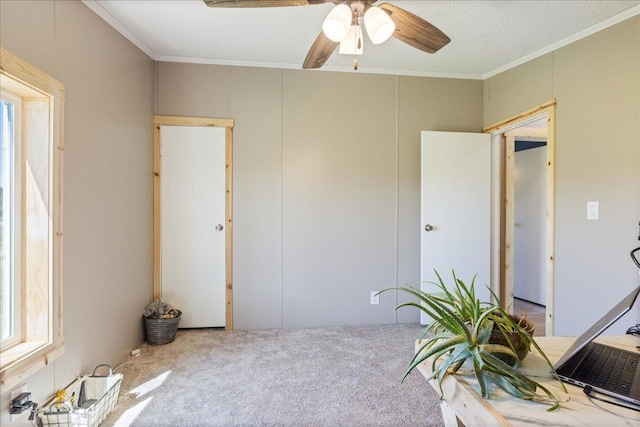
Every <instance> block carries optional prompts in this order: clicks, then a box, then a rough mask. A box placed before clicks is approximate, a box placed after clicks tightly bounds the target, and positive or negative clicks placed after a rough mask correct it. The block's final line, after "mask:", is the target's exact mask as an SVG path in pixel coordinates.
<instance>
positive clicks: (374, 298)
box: [371, 291, 380, 304]
mask: <svg viewBox="0 0 640 427" xmlns="http://www.w3.org/2000/svg"><path fill="white" fill-rule="evenodd" d="M377 294H378V292H377V291H371V304H380V295H377Z"/></svg>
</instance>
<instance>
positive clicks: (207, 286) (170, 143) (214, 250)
mask: <svg viewBox="0 0 640 427" xmlns="http://www.w3.org/2000/svg"><path fill="white" fill-rule="evenodd" d="M160 138H161V149H160V153H161V161H162V165H161V203H162V208H161V222H162V226H161V236H162V246H161V247H162V255H161V258H162V262H161V265H162V273H161V274H162V276H161V277H162V300H163V301H164V302H166V303H168V304H171V305H173V306H175V307H176V308H178V309H180V310H182V313H183V314H182V319H181V320H180V327H181V328H199V327H223V326H225V319H226V313H225V307H226V301H225V280H226V274H225V265H226V264H225V230H224V225H225V144H226V139H225V128H216V127H192V126H162V128H161V131H160Z"/></svg>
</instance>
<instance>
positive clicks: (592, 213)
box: [587, 202, 600, 221]
mask: <svg viewBox="0 0 640 427" xmlns="http://www.w3.org/2000/svg"><path fill="white" fill-rule="evenodd" d="M599 216H600V203H599V202H587V219H588V220H592V221H597V220H598V217H599Z"/></svg>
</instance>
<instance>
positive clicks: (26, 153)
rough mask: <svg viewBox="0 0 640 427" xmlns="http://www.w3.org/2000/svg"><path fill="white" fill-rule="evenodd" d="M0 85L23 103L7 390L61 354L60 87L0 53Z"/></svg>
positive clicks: (0, 367) (2, 375)
mask: <svg viewBox="0 0 640 427" xmlns="http://www.w3.org/2000/svg"><path fill="white" fill-rule="evenodd" d="M0 87H1V88H2V90H3V91H8V92H12V93H14V94H15V95H16V96H18V97H21V98H22V107H21V112H22V124H21V125H20V132H21V133H22V136H21V140H20V147H21V148H20V152H21V157H22V158H21V164H22V170H21V171H20V183H21V188H20V193H21V194H20V195H16V196H15V199H14V200H16V203H19V204H20V209H21V211H20V218H21V224H20V236H19V237H17V236H16V239H19V240H20V251H19V258H20V262H21V265H20V271H21V277H20V280H19V283H20V287H21V289H20V295H21V300H20V307H21V313H20V320H21V324H20V336H21V338H20V342H18V343H14V344H13V345H12V346H11V347H8V348H6V349H5V346H2V348H1V349H0V386H1V387H2V389H3V390H9V389H11V388H14V387H16V386H18V385H20V384H21V383H22V382H24V381H25V380H26V379H27V378H28V377H30V376H31V375H33V374H34V373H36V372H38V371H39V370H40V369H42V368H44V367H45V366H47V365H49V364H51V363H52V362H53V361H54V360H56V359H57V358H59V357H60V356H62V355H63V354H64V348H65V345H64V343H65V342H64V335H63V327H62V326H63V312H62V308H63V302H62V235H63V233H62V160H63V156H62V153H63V141H62V123H63V112H64V86H63V85H62V84H61V83H60V82H58V81H57V80H55V79H54V78H52V77H50V76H49V75H47V74H45V73H43V72H42V71H40V70H38V69H37V68H35V67H33V66H32V65H31V64H29V63H27V62H25V61H23V60H22V59H20V58H18V57H17V56H15V55H14V54H12V53H11V52H9V51H7V50H6V49H3V48H0ZM16 133H18V132H16ZM18 200H19V201H18Z"/></svg>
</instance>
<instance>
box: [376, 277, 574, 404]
mask: <svg viewBox="0 0 640 427" xmlns="http://www.w3.org/2000/svg"><path fill="white" fill-rule="evenodd" d="M436 276H437V277H438V282H428V283H432V284H434V285H436V286H437V288H438V292H435V293H427V292H424V291H422V290H421V289H417V288H414V287H412V286H400V287H393V288H387V289H384V290H382V291H381V292H385V291H388V290H391V289H397V290H401V291H403V292H407V293H409V294H411V295H413V296H415V297H417V298H418V300H419V301H418V302H413V301H412V302H406V303H404V304H401V305H399V306H398V307H396V309H399V308H400V307H417V308H418V309H420V310H422V311H423V312H425V313H426V314H427V315H428V316H430V317H431V318H432V319H433V320H432V322H431V323H430V324H429V325H427V327H426V329H425V331H424V334H423V336H422V340H421V343H420V345H421V347H420V349H419V351H417V352H416V354H415V356H414V357H413V359H412V360H411V362H410V363H409V367H408V368H407V371H406V373H405V375H404V377H403V380H404V378H406V377H407V375H409V373H410V372H411V371H412V370H413V369H414V368H416V367H417V366H418V365H419V364H421V363H422V362H424V361H426V360H427V359H428V358H430V357H431V358H432V359H431V362H430V363H431V364H432V374H431V375H430V377H429V378H427V379H428V380H432V379H434V378H437V381H438V385H439V387H440V395H441V396H442V381H443V379H444V378H445V377H446V376H447V375H451V374H456V373H457V372H458V371H459V369H460V368H461V367H462V366H463V364H464V363H465V361H467V360H469V361H470V362H471V364H472V367H473V372H474V374H475V377H476V379H477V381H478V384H479V386H480V391H481V394H482V397H483V398H488V397H489V390H488V387H487V386H488V382H487V380H488V379H489V378H492V379H494V380H495V381H496V382H497V383H498V384H499V385H500V386H501V387H502V388H503V389H504V390H506V391H507V392H508V393H509V394H511V395H513V396H515V397H517V398H520V399H526V400H534V401H541V402H547V403H551V405H552V406H551V407H550V408H549V409H548V410H549V411H553V410H556V409H558V408H559V402H558V399H557V398H556V397H555V396H554V395H553V393H551V392H550V391H549V390H548V389H547V388H545V387H544V386H543V385H541V384H539V383H538V382H536V381H534V380H532V379H530V378H528V377H526V376H525V375H523V374H522V373H520V372H519V371H518V368H519V366H520V362H521V360H522V359H524V357H525V356H526V354H527V353H528V351H529V350H530V349H531V346H534V347H535V348H536V349H537V350H538V352H539V353H540V355H541V356H542V357H543V358H544V359H545V361H546V362H547V364H548V365H549V368H550V369H551V371H553V366H552V364H551V362H550V361H549V359H548V358H547V356H546V355H545V354H544V352H543V351H542V350H541V349H540V347H539V346H538V344H537V343H536V342H535V340H534V339H533V328H532V325H531V324H530V323H529V322H527V321H526V320H525V321H523V320H522V319H520V318H517V317H514V316H511V315H509V314H508V313H507V312H506V311H505V310H504V309H503V308H502V305H501V304H500V302H499V300H498V298H497V297H496V295H495V294H494V293H493V292H492V295H493V297H494V298H495V300H496V303H495V304H492V303H482V302H480V300H479V299H478V298H477V297H476V294H475V276H474V278H473V280H472V282H471V284H470V285H469V286H467V285H466V284H465V283H464V282H463V281H462V280H460V279H458V278H457V277H456V275H455V272H453V279H454V284H453V286H452V287H450V288H447V286H445V284H444V281H443V280H442V278H441V277H440V275H439V274H438V272H437V271H436ZM492 337H493V338H492ZM553 372H554V375H555V371H553ZM556 378H557V376H556ZM558 382H559V383H560V384H561V385H562V388H563V390H564V391H565V393H566V391H567V389H566V387H565V386H564V384H563V383H562V382H561V381H560V380H559V379H558ZM538 390H540V391H541V392H539V391H538Z"/></svg>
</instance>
